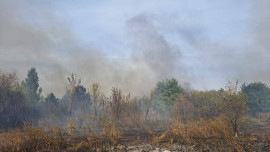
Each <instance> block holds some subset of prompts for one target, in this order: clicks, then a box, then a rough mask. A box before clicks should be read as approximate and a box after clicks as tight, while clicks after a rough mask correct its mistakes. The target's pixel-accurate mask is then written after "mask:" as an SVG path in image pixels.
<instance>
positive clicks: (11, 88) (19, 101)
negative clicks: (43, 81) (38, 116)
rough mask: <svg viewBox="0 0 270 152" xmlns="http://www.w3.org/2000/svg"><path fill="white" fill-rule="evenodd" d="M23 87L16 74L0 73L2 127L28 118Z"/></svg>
mask: <svg viewBox="0 0 270 152" xmlns="http://www.w3.org/2000/svg"><path fill="white" fill-rule="evenodd" d="M25 103H26V100H25V96H24V93H23V89H22V87H21V85H20V84H19V81H18V79H17V77H16V75H15V74H2V73H0V122H1V123H0V129H2V128H7V127H15V126H16V125H20V124H22V121H24V120H26V119H25V118H26V117H27V113H28V112H29V110H27V112H26V109H25Z"/></svg>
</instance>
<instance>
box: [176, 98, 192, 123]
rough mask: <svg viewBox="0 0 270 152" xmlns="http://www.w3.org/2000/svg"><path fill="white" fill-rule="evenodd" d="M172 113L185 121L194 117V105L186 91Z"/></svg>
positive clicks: (177, 118)
mask: <svg viewBox="0 0 270 152" xmlns="http://www.w3.org/2000/svg"><path fill="white" fill-rule="evenodd" d="M172 113H173V116H174V118H175V119H176V120H180V121H182V122H184V123H186V122H187V121H188V120H191V119H192V118H193V116H194V105H193V103H192V102H191V101H190V100H189V97H188V95H187V94H186V93H185V94H184V95H182V96H180V97H179V99H178V101H177V102H176V103H175V104H174V107H173V110H172Z"/></svg>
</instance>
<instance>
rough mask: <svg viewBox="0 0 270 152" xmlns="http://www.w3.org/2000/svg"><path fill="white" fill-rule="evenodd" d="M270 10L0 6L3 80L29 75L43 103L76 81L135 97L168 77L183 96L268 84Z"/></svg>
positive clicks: (194, 4) (232, 4) (228, 1)
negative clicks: (230, 85)
mask: <svg viewBox="0 0 270 152" xmlns="http://www.w3.org/2000/svg"><path fill="white" fill-rule="evenodd" d="M269 8H270V1H269V0H253V1H252V0H237V1H236V0H219V1H216V0H166V1H164V0H121V1H120V0H113V1H112V0H96V1H94V0H88V1H86V0H85V1H83V0H76V1H73V0H70V1H69V0H57V1H55V0H46V1H45V0H0V71H2V72H16V73H17V75H18V77H19V79H21V80H23V79H24V78H25V77H26V75H27V70H28V69H30V68H31V67H36V69H37V71H38V74H39V77H40V85H41V87H42V88H43V90H44V94H48V93H49V92H55V93H56V94H57V95H58V96H60V95H63V93H64V92H65V85H66V83H67V81H66V77H67V76H68V75H69V74H70V73H72V72H74V73H76V74H77V75H78V76H79V77H81V78H82V82H83V84H84V85H85V87H89V86H90V84H91V82H94V81H95V82H96V81H97V82H100V83H101V84H102V87H103V89H104V91H105V92H106V91H107V92H108V91H110V88H111V87H112V86H117V87H120V88H122V89H123V90H126V91H131V92H133V93H134V94H135V95H142V94H147V93H149V90H150V89H151V88H153V87H154V86H155V83H156V82H157V81H159V80H163V79H166V78H171V77H175V78H177V79H178V80H179V82H180V83H181V84H182V85H183V86H184V87H185V88H191V89H201V90H204V89H218V88H221V87H224V85H225V84H226V83H227V81H228V80H231V81H234V80H240V82H253V81H263V82H265V83H268V84H270V9H269Z"/></svg>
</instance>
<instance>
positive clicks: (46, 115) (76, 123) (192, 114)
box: [0, 68, 270, 151]
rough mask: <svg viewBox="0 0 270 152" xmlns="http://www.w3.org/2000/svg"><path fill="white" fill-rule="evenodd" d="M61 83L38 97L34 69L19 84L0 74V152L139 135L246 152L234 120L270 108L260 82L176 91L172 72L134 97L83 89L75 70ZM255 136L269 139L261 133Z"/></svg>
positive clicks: (101, 143) (100, 144)
mask: <svg viewBox="0 0 270 152" xmlns="http://www.w3.org/2000/svg"><path fill="white" fill-rule="evenodd" d="M67 82H68V83H67V84H68V85H67V88H66V94H65V95H64V96H63V97H61V98H57V97H56V96H55V95H54V93H49V94H48V95H47V96H45V97H44V96H42V89H41V88H40V86H39V83H38V73H37V71H36V70H35V68H31V69H30V70H29V71H28V75H27V78H26V79H25V80H24V81H22V82H19V80H18V78H17V77H16V75H15V74H5V73H0V122H1V123H0V129H1V130H2V131H1V132H2V133H1V134H0V140H1V144H0V147H1V149H0V150H1V151H38V150H43V149H45V147H49V148H50V150H60V149H66V150H70V151H72V150H73V151H74V150H75V151H76V150H80V149H84V150H97V148H104V149H106V148H108V147H109V146H110V145H117V144H118V143H120V142H124V141H126V140H127V139H133V140H134V141H136V140H142V139H141V138H145V139H148V140H151V141H152V142H154V143H159V142H166V143H168V145H171V144H173V143H181V144H185V145H197V146H199V145H200V146H202V147H205V148H208V149H213V148H214V149H215V150H217V151H222V150H224V149H227V150H229V151H232V150H238V151H252V150H253V149H254V147H252V146H251V145H250V144H252V143H254V142H255V141H254V139H253V137H252V136H247V135H245V134H244V133H243V131H242V130H241V129H242V126H241V124H242V123H243V122H244V120H245V119H246V118H247V117H254V118H258V117H260V116H261V115H262V114H266V113H267V112H269V108H270V97H269V94H270V92H269V91H270V89H269V88H268V86H267V85H266V84H263V83H260V82H254V83H251V84H248V85H247V84H243V85H242V86H241V87H239V86H238V82H236V83H232V82H228V84H227V85H226V86H225V88H224V89H220V90H209V91H197V90H184V89H183V88H182V87H181V86H180V85H179V84H178V81H177V80H176V79H174V78H172V79H168V80H164V81H160V82H157V84H156V87H155V88H154V89H153V91H151V93H150V94H149V95H148V96H143V97H141V98H138V97H132V95H131V93H128V94H124V93H123V91H122V90H121V89H120V88H112V90H111V94H110V95H109V96H106V95H105V94H104V93H103V92H102V88H101V85H100V84H99V83H92V84H89V86H88V88H85V87H84V86H83V85H81V80H80V78H79V77H78V76H77V75H75V74H71V76H70V77H68V78H67ZM9 129H12V130H9ZM7 130H9V131H7ZM133 136H136V138H134V137H133ZM261 139H262V140H264V141H265V142H267V141H269V140H268V139H269V137H268V136H264V137H262V138H261ZM87 147H88V148H89V147H92V148H94V149H87Z"/></svg>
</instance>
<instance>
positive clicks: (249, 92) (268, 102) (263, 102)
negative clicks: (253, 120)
mask: <svg viewBox="0 0 270 152" xmlns="http://www.w3.org/2000/svg"><path fill="white" fill-rule="evenodd" d="M241 89H242V91H243V92H244V94H245V95H246V96H247V98H248V101H249V102H248V103H247V106H248V108H249V112H250V114H251V115H252V116H255V117H257V116H258V114H259V113H262V112H267V111H269V108H270V88H269V87H267V85H266V84H264V83H261V82H254V83H250V84H248V85H246V84H243V85H242V87H241Z"/></svg>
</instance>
